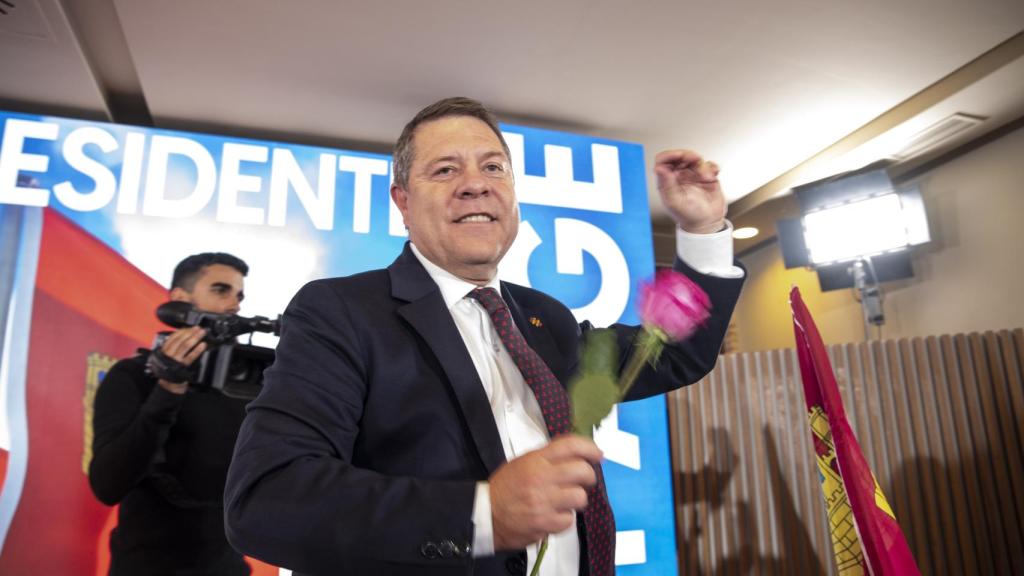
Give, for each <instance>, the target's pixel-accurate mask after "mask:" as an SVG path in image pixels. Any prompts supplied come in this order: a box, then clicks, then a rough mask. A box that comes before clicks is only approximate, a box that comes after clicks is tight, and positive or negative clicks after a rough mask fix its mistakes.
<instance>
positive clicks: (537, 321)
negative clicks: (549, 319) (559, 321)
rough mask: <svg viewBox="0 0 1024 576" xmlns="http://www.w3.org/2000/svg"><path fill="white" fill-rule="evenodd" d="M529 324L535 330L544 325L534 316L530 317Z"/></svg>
mask: <svg viewBox="0 0 1024 576" xmlns="http://www.w3.org/2000/svg"><path fill="white" fill-rule="evenodd" d="M530 324H533V325H534V326H536V327H537V328H540V327H541V326H543V325H544V323H543V322H541V321H540V318H537V317H536V316H530Z"/></svg>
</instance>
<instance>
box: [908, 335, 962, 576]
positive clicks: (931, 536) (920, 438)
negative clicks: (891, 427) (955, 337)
mask: <svg viewBox="0 0 1024 576" xmlns="http://www.w3.org/2000/svg"><path fill="white" fill-rule="evenodd" d="M898 346H899V355H900V360H901V363H902V368H903V372H902V376H903V384H904V393H905V396H904V397H905V399H906V402H907V404H906V408H907V419H908V422H909V424H910V430H911V439H912V442H911V449H910V452H908V455H909V461H910V462H911V464H912V465H913V466H914V468H915V470H916V472H917V474H918V485H919V486H920V490H919V491H918V495H919V498H920V502H921V507H922V509H923V511H924V518H923V521H924V522H925V526H926V527H927V531H926V532H925V536H926V538H927V540H926V544H925V545H926V548H925V550H924V552H925V553H929V556H931V562H932V566H934V567H935V569H939V567H943V568H945V567H948V566H951V563H950V562H951V559H950V558H949V557H948V556H947V547H946V546H932V545H931V543H932V542H943V541H945V536H944V534H943V525H944V523H945V525H946V526H948V525H949V524H951V523H952V515H951V514H949V513H948V510H946V517H944V516H943V512H944V508H943V504H942V503H940V502H939V498H938V494H937V490H936V488H935V480H936V475H937V474H938V473H939V471H940V466H941V465H937V463H936V462H935V461H934V460H933V459H932V458H929V457H928V455H930V454H939V453H941V447H940V446H939V444H938V441H939V436H938V434H937V433H936V434H932V430H929V429H928V424H927V418H928V416H927V413H926V405H925V403H924V398H923V394H922V393H921V378H922V371H921V370H919V369H918V363H919V360H918V358H917V355H916V354H915V352H914V342H913V341H912V340H908V339H901V340H899V341H898ZM932 573H933V572H932Z"/></svg>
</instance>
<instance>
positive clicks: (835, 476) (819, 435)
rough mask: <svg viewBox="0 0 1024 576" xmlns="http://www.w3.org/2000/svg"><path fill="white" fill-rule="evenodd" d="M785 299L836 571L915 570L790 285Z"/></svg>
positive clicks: (848, 574) (904, 575)
mask: <svg viewBox="0 0 1024 576" xmlns="http://www.w3.org/2000/svg"><path fill="white" fill-rule="evenodd" d="M789 303H790V306H791V307H792V309H793V332H794V334H795V336H796V349H797V355H798V356H799V359H800V375H801V377H802V379H803V383H804V398H805V400H806V401H807V413H808V419H809V423H810V425H811V433H812V436H813V440H814V451H815V453H816V456H817V460H818V470H819V471H820V473H821V474H820V479H821V489H822V492H823V494H824V496H825V504H826V506H827V508H828V519H829V529H830V531H831V534H832V549H833V551H834V552H835V556H836V565H837V566H838V568H839V574H840V575H841V576H857V575H860V574H871V575H873V576H896V575H900V576H908V575H909V576H915V575H918V574H920V572H918V570H917V564H916V563H915V562H914V557H913V555H912V554H911V553H910V548H909V547H908V546H907V541H906V539H905V538H904V537H903V532H902V531H901V530H900V526H899V524H897V523H896V516H895V515H894V514H893V513H892V508H891V507H890V506H889V503H888V502H887V501H886V499H885V495H884V494H882V490H881V488H879V486H878V482H877V481H876V480H875V477H874V474H872V473H871V468H870V467H869V466H868V463H867V461H866V460H865V459H864V454H863V453H861V450H860V445H859V444H858V443H857V438H856V437H855V436H854V435H853V430H852V429H851V428H850V423H849V422H848V421H847V419H846V411H845V410H844V409H843V399H842V397H841V396H840V395H839V387H838V386H836V379H835V374H834V373H833V372H832V364H831V362H830V361H829V359H828V353H827V352H826V351H825V345H824V344H823V343H822V341H821V335H820V334H819V333H818V328H817V326H815V324H814V319H813V318H811V313H810V312H808V311H807V307H806V306H804V302H803V299H802V298H801V297H800V290H799V289H797V288H796V287H795V286H794V287H793V290H792V291H791V292H790V295H789Z"/></svg>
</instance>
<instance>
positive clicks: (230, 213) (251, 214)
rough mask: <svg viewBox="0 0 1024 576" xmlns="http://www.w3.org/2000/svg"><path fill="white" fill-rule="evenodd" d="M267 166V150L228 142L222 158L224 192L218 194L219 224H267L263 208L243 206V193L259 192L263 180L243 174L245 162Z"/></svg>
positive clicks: (222, 186)
mask: <svg viewBox="0 0 1024 576" xmlns="http://www.w3.org/2000/svg"><path fill="white" fill-rule="evenodd" d="M243 160H244V161H246V162H261V163H263V162H266V161H267V147H266V146H253V145H252V144H236V143H234V142H225V143H224V148H223V150H222V152H221V155H220V187H219V188H220V189H219V190H218V193H217V221H219V222H228V223H231V224H263V208H259V207H256V206H239V205H238V193H239V192H250V193H252V192H259V191H260V188H261V187H262V186H263V182H262V180H261V179H260V177H259V176H252V175H247V174H242V173H241V164H242V161H243Z"/></svg>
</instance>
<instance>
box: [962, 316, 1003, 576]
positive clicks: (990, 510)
mask: <svg viewBox="0 0 1024 576" xmlns="http://www.w3.org/2000/svg"><path fill="white" fill-rule="evenodd" d="M953 344H954V345H955V346H956V355H957V360H958V363H959V366H961V377H962V378H963V379H964V393H965V394H964V401H965V405H966V407H967V411H968V415H969V417H970V421H971V425H970V428H969V429H970V430H971V433H972V437H973V439H974V443H973V446H974V447H976V448H975V449H976V451H977V452H976V455H975V456H976V457H975V460H974V465H975V466H976V467H977V469H978V481H979V488H980V490H981V496H982V502H983V506H984V510H985V520H986V523H987V524H988V543H989V552H990V558H991V560H992V562H993V565H994V570H993V573H994V574H1011V573H1012V572H1011V569H1010V557H1009V551H1008V550H1007V539H1006V531H1005V530H1004V528H1002V519H1001V518H1000V513H999V511H998V509H999V506H1000V503H999V496H998V492H997V490H996V483H997V481H996V480H995V478H996V477H995V469H994V467H993V460H992V455H991V450H992V447H991V446H992V445H991V440H990V439H989V431H988V426H987V425H986V422H985V415H984V411H983V410H982V404H983V402H982V395H981V394H979V392H978V387H979V385H978V377H979V373H978V371H977V368H976V366H975V360H974V355H973V353H972V351H971V347H972V346H971V342H970V340H969V339H968V336H967V335H965V334H957V335H955V336H954V337H953Z"/></svg>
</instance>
